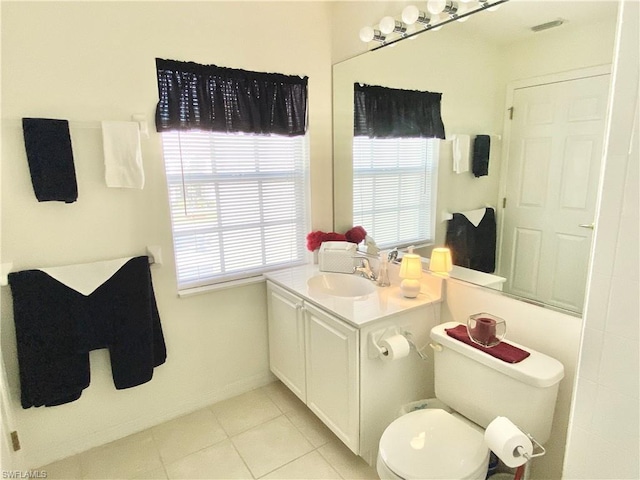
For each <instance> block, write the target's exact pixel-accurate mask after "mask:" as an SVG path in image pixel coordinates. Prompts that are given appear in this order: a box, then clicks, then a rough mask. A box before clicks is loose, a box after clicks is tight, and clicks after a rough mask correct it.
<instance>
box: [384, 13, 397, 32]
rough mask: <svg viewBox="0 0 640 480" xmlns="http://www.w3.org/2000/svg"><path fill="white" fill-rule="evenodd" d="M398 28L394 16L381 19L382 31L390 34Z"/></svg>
mask: <svg viewBox="0 0 640 480" xmlns="http://www.w3.org/2000/svg"><path fill="white" fill-rule="evenodd" d="M395 28H396V21H395V20H394V19H393V17H384V18H383V19H382V20H380V31H381V32H382V33H384V34H386V35H389V34H390V33H392V32H393V30H394V29H395Z"/></svg>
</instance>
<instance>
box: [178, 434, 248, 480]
mask: <svg viewBox="0 0 640 480" xmlns="http://www.w3.org/2000/svg"><path fill="white" fill-rule="evenodd" d="M167 473H168V476H169V478H170V479H172V480H173V479H196V478H207V479H231V478H240V479H245V478H246V479H251V478H253V477H252V476H251V472H249V470H248V469H247V467H246V465H245V463H244V462H243V461H242V458H240V455H238V452H237V451H236V449H235V448H234V447H233V445H232V444H231V441H230V440H223V441H222V442H219V443H216V444H215V445H213V446H211V447H207V448H205V449H204V450H200V451H199V452H196V453H192V454H191V455H188V456H186V457H184V458H182V459H180V460H177V461H175V462H173V463H170V464H169V465H167Z"/></svg>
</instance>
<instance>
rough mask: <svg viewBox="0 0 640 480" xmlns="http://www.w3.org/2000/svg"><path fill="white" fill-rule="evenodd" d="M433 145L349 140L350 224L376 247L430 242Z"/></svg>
mask: <svg viewBox="0 0 640 480" xmlns="http://www.w3.org/2000/svg"><path fill="white" fill-rule="evenodd" d="M437 144H438V142H437V141H436V140H431V139H426V138H384V139H379V138H368V137H355V138H354V139H353V224H354V225H362V226H363V227H364V229H365V230H366V231H367V233H368V234H369V235H370V236H371V237H372V238H374V239H375V241H376V243H377V245H378V246H379V247H381V248H388V247H400V246H408V245H423V244H427V243H432V242H433V240H434V227H435V219H434V217H435V215H434V206H435V203H436V201H435V192H436V181H437V175H436V164H437V163H436V159H437V156H438V153H437V148H438V145H437Z"/></svg>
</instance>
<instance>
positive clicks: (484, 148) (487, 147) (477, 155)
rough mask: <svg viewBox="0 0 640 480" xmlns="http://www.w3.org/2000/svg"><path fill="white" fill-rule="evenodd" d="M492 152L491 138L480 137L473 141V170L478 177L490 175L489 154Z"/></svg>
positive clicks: (487, 136)
mask: <svg viewBox="0 0 640 480" xmlns="http://www.w3.org/2000/svg"><path fill="white" fill-rule="evenodd" d="M490 152H491V137H490V136H489V135H478V136H476V138H475V140H474V141H473V160H472V170H473V174H474V175H475V176H476V177H482V176H484V175H489V154H490Z"/></svg>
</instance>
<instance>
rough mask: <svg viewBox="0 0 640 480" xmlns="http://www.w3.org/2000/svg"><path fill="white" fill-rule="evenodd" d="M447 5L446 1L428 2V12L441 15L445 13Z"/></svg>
mask: <svg viewBox="0 0 640 480" xmlns="http://www.w3.org/2000/svg"><path fill="white" fill-rule="evenodd" d="M446 5H447V1H446V0H429V1H428V2H427V10H429V13H433V14H434V15H437V14H439V13H442V12H444V7H445V6H446Z"/></svg>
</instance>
